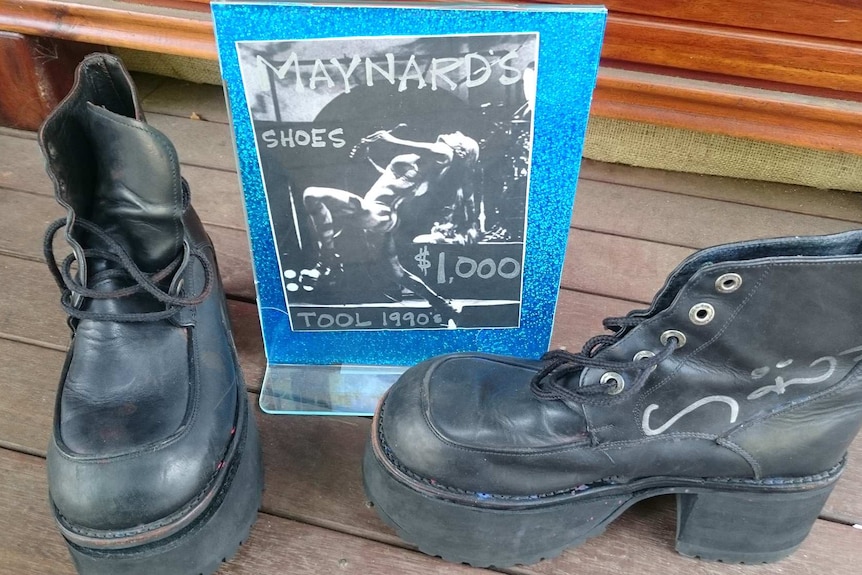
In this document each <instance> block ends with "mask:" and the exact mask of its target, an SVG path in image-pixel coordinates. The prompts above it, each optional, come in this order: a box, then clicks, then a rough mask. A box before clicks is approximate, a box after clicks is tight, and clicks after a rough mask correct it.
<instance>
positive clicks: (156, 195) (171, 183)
mask: <svg viewBox="0 0 862 575" xmlns="http://www.w3.org/2000/svg"><path fill="white" fill-rule="evenodd" d="M86 116H87V132H88V135H89V139H90V145H91V146H92V153H93V160H94V162H95V166H94V168H95V170H96V178H95V182H94V183H95V189H94V190H93V195H92V197H91V201H90V205H89V209H88V210H87V211H88V213H86V214H80V215H82V216H83V217H86V218H87V219H89V220H90V221H92V222H93V223H94V224H96V225H97V226H99V227H101V228H102V229H103V230H104V231H105V232H107V233H108V235H110V236H111V237H112V238H113V239H115V240H116V241H117V242H119V243H120V244H121V245H122V246H123V247H124V248H125V249H126V251H127V252H128V254H129V255H130V256H131V257H132V259H133V260H134V261H135V263H136V264H137V266H138V267H139V268H140V269H141V270H142V271H143V272H146V273H153V272H156V271H158V270H160V269H162V268H164V267H165V266H167V265H168V264H170V262H171V261H172V260H173V259H174V258H176V257H177V255H178V254H179V253H180V251H181V250H182V242H183V231H182V230H183V228H182V213H183V208H184V200H183V190H182V180H181V178H180V171H179V162H178V161H177V154H176V151H175V149H174V147H173V145H172V144H171V143H170V141H168V139H167V138H166V137H165V136H164V135H163V134H162V133H161V132H159V131H157V130H155V129H153V128H151V127H150V126H148V125H147V124H145V123H144V122H140V121H138V120H136V119H134V118H128V117H126V116H122V115H120V114H116V113H114V112H111V111H109V110H107V109H105V108H100V107H98V106H95V105H93V104H91V103H88V104H87V107H86Z"/></svg>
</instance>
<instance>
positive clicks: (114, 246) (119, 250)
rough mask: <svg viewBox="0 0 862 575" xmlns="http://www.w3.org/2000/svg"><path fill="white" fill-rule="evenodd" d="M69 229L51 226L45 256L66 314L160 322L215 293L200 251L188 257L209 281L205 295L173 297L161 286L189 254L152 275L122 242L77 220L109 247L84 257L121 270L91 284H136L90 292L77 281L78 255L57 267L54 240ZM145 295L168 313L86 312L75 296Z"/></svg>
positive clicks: (210, 270) (101, 275) (110, 270)
mask: <svg viewBox="0 0 862 575" xmlns="http://www.w3.org/2000/svg"><path fill="white" fill-rule="evenodd" d="M65 225H66V218H60V219H58V220H56V221H54V222H52V223H51V225H49V226H48V230H47V231H46V232H45V241H44V244H43V246H42V248H43V252H44V254H45V261H46V262H47V264H48V269H49V270H50V271H51V275H52V276H54V281H55V282H56V283H57V286H58V287H59V288H60V291H61V293H62V295H61V297H60V305H61V306H62V307H63V309H64V310H65V311H66V313H67V314H68V315H69V316H71V317H73V318H76V319H90V320H96V321H116V322H146V321H158V320H162V319H166V318H169V317H171V316H173V315H175V314H177V313H178V312H179V311H180V310H181V309H182V308H183V307H187V306H192V305H197V304H199V303H201V302H203V301H204V300H205V299H206V298H207V297H208V296H209V294H210V291H212V284H213V279H214V276H215V273H214V271H213V268H212V266H211V265H210V263H209V261H208V260H207V258H206V257H204V255H203V254H201V253H200V252H198V251H197V250H194V249H189V248H187V251H188V255H189V256H191V257H195V258H197V259H198V260H199V261H200V262H201V264H202V265H203V269H204V276H205V279H204V287H203V289H202V290H201V293H200V294H198V295H196V296H192V297H187V298H186V297H179V296H176V295H171V294H170V293H168V292H167V291H165V290H164V289H162V288H161V287H159V283H161V282H163V281H164V280H165V279H167V278H169V277H170V276H171V275H172V274H173V273H175V272H176V271H177V270H179V269H180V267H181V266H182V265H183V262H184V260H185V255H186V254H185V253H181V254H179V255H178V256H177V257H176V258H174V259H173V261H171V262H170V263H169V264H168V265H167V266H166V267H165V268H163V269H161V270H159V271H158V272H156V273H154V274H151V275H148V274H146V273H144V272H142V271H141V269H140V268H139V267H138V266H137V264H135V262H134V260H132V258H131V256H129V254H128V253H127V252H126V250H125V249H123V246H121V245H120V244H119V242H117V241H116V240H114V239H113V238H112V237H111V236H109V235H108V234H107V233H105V232H104V231H103V230H102V229H101V228H100V227H98V226H97V225H95V224H93V223H92V222H89V221H87V220H85V219H81V218H76V219H75V226H79V227H80V228H82V229H83V230H86V231H87V232H89V233H90V234H93V235H94V236H96V237H97V238H99V240H101V242H102V245H104V246H105V247H104V249H86V250H84V253H83V255H84V257H85V258H99V259H102V260H106V261H110V262H113V263H114V264H116V266H117V267H112V268H108V269H106V270H103V271H100V272H97V273H96V274H94V275H93V277H92V278H91V283H98V282H100V281H102V280H105V279H109V278H120V277H131V278H132V279H133V280H134V282H135V283H134V284H133V285H131V286H128V287H125V288H121V289H116V290H108V291H98V290H93V289H90V288H88V287H87V286H85V285H84V284H83V283H82V282H81V280H79V279H78V277H76V276H77V275H78V274H76V273H74V272H73V271H72V266H73V265H74V263H75V260H76V258H75V255H74V254H69V255H68V256H66V258H65V259H64V260H63V261H62V263H60V264H58V263H57V260H56V258H55V257H54V236H55V235H56V234H57V231H58V230H60V228H62V227H64V226H65ZM88 283H90V282H88ZM141 291H144V292H146V293H148V294H150V295H151V296H152V297H154V298H155V299H156V300H158V301H160V302H162V303H163V304H165V306H166V307H165V309H164V310H162V311H152V312H141V313H103V312H93V311H86V310H82V309H79V308H78V307H77V306H76V305H75V296H78V297H84V298H91V299H114V298H122V297H128V296H130V295H133V294H136V293H139V292H141ZM177 291H179V290H177Z"/></svg>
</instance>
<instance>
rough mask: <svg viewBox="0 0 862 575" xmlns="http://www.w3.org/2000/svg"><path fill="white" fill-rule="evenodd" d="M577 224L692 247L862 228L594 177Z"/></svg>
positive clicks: (858, 211) (578, 207)
mask: <svg viewBox="0 0 862 575" xmlns="http://www.w3.org/2000/svg"><path fill="white" fill-rule="evenodd" d="M847 194H848V195H853V196H854V197H855V198H856V199H857V200H858V202H857V203H856V206H855V208H854V209H852V210H851V209H848V210H847V214H848V215H849V216H851V217H855V218H857V219H862V194H853V193H852V192H847ZM572 225H573V226H574V227H576V228H578V229H585V230H590V231H594V232H606V233H609V234H615V235H623V236H626V237H631V238H639V239H645V240H650V241H653V242H660V243H667V244H673V245H677V246H686V247H690V248H705V247H708V246H714V245H718V244H723V243H727V242H736V241H742V240H747V239H755V238H768V237H778V236H793V235H809V234H828V233H834V232H843V231H846V230H852V229H855V228H858V227H860V226H859V224H857V223H855V222H847V221H841V220H834V219H828V218H822V217H817V216H809V215H804V214H794V213H792V212H785V211H779V210H774V209H769V208H760V207H754V206H746V205H740V204H736V203H732V202H725V201H718V200H713V199H707V198H698V197H692V196H683V195H679V194H672V193H667V192H660V191H656V190H646V189H643V188H633V187H630V186H622V185H619V184H608V183H603V182H602V183H600V182H593V181H589V180H583V181H581V182H580V184H579V187H578V194H577V198H576V200H575V210H574V215H573V218H572Z"/></svg>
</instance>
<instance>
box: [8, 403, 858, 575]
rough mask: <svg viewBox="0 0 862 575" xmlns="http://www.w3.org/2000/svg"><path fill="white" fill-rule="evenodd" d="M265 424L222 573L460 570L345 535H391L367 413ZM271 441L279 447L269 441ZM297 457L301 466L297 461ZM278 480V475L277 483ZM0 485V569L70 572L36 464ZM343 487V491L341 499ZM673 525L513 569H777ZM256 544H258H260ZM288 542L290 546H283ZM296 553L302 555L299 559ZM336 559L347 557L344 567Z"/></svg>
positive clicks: (833, 564) (815, 540)
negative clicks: (363, 466)
mask: <svg viewBox="0 0 862 575" xmlns="http://www.w3.org/2000/svg"><path fill="white" fill-rule="evenodd" d="M267 420H268V421H275V422H277V423H279V424H281V428H280V429H279V430H278V431H279V432H278V433H267V428H266V427H265V428H264V438H265V439H264V446H265V457H266V459H267V460H269V461H272V459H273V458H272V457H271V456H270V455H271V454H272V452H273V451H275V452H276V453H277V455H278V457H277V460H278V462H279V463H280V466H279V467H277V468H273V467H272V466H271V465H270V466H268V468H267V491H266V492H265V502H264V505H263V511H264V514H262V515H261V518H260V521H259V522H258V524H257V525H256V526H255V528H254V529H253V531H252V537H251V539H250V542H249V544H248V546H247V547H244V548H243V550H241V551H240V554H239V555H238V556H237V558H236V559H235V560H234V561H232V562H231V564H230V565H229V566H227V567H226V568H224V569H223V570H222V571H220V573H258V574H260V575H265V574H269V573H273V574H274V573H278V572H283V571H278V569H281V570H283V569H284V566H285V564H286V562H289V564H290V566H291V568H290V570H291V572H292V573H332V572H334V569H332V567H333V566H334V565H339V566H340V567H342V568H345V567H348V566H351V564H352V566H353V567H356V562H357V561H358V560H359V558H360V557H364V558H365V561H367V562H369V563H364V562H360V564H359V567H361V568H364V569H373V571H372V572H374V573H392V574H393V575H394V574H395V573H413V572H417V573H420V572H422V571H412V570H410V569H411V568H412V567H415V568H417V569H418V568H424V569H433V570H434V571H433V572H436V573H461V572H467V571H466V570H465V569H466V568H462V567H460V566H455V565H450V564H445V563H442V562H439V561H436V560H433V559H430V558H426V557H423V556H421V555H418V554H414V553H409V552H405V551H403V550H400V549H398V547H394V546H388V545H381V544H380V543H375V542H372V541H371V540H369V539H367V538H366V537H355V536H354V537H351V536H349V534H363V535H366V536H367V537H370V538H371V539H378V540H382V541H388V540H393V541H396V540H395V538H394V535H393V534H392V533H391V531H390V530H389V529H388V528H386V527H384V526H382V524H380V522H379V520H378V519H377V517H376V515H375V514H374V513H373V512H372V510H370V509H368V508H367V507H366V506H365V505H364V498H363V496H362V492H361V485H360V483H359V466H358V459H359V457H360V454H361V448H362V445H361V444H360V443H358V442H357V441H356V439H357V437H358V436H360V435H362V433H357V428H360V430H361V431H362V432H367V430H368V423H369V422H368V420H367V419H363V418H323V417H293V418H288V417H278V418H273V417H269V418H267ZM309 423H316V424H319V425H309ZM333 426H335V427H336V428H337V427H338V426H344V427H343V432H341V433H333V430H332V427H333ZM297 432H298V433H297ZM303 432H306V433H303ZM273 438H275V439H276V440H278V441H277V443H276V442H272V441H271V439H273ZM335 439H345V440H346V444H345V445H343V446H341V447H338V444H337V442H336V441H334V440H335ZM284 449H286V450H287V451H283V450H284ZM345 456H346V458H345ZM345 459H346V461H345ZM341 461H345V464H349V468H348V471H349V473H347V474H335V473H332V471H334V470H333V469H332V465H333V463H340V462H341ZM298 462H302V465H297V463H298ZM274 474H275V479H274ZM279 478H280V479H283V481H278V479H279ZM0 488H2V489H3V491H4V493H7V495H9V496H10V497H8V500H9V501H10V502H11V505H12V506H13V509H11V510H12V511H13V513H12V514H11V515H9V517H19V516H26V517H28V521H26V522H20V521H13V522H12V523H13V525H12V527H11V529H10V528H9V527H7V526H5V525H4V526H3V527H5V528H4V529H0V555H2V556H4V558H5V557H6V556H7V555H8V560H4V563H3V566H6V565H9V564H10V563H12V565H14V567H15V570H13V571H10V573H16V574H18V573H43V572H45V571H44V567H45V565H46V564H47V565H49V566H50V567H51V569H50V571H48V572H51V573H66V572H70V573H71V571H68V567H65V566H64V565H63V563H62V558H63V553H64V549H63V544H62V542H61V540H60V538H59V536H58V535H57V534H56V530H55V529H54V528H53V525H52V524H51V520H50V518H49V516H48V505H47V501H46V495H45V493H46V491H47V489H46V485H45V472H44V461H42V460H41V459H39V458H37V457H33V456H29V455H24V454H20V453H15V452H12V451H8V450H0ZM273 492H276V494H277V495H278V496H279V497H280V498H283V499H284V501H283V502H282V501H279V502H278V503H279V505H280V507H279V511H284V512H286V513H287V514H288V516H289V517H298V518H300V519H303V520H305V519H307V517H306V516H305V511H304V510H305V509H306V508H308V507H311V508H312V509H313V510H314V516H313V517H312V520H316V521H317V523H315V525H317V526H318V527H312V526H310V525H308V524H307V523H303V522H295V521H288V520H286V519H281V518H279V517H275V516H273V515H272V514H271V513H270V512H271V510H272V508H271V505H272V495H271V494H272V493H273ZM345 492H346V493H347V495H348V496H347V497H344V496H343V493H345ZM333 495H335V497H333ZM324 512H331V514H330V513H324ZM21 514H23V515H21ZM346 514H348V515H352V517H351V521H350V522H349V523H347V525H346V526H347V527H348V528H350V531H348V533H347V534H344V533H336V532H335V531H332V530H326V529H320V528H319V526H321V525H322V526H324V527H327V526H333V527H345V525H344V524H338V523H337V522H336V521H337V520H338V519H341V518H342V517H344V516H345V515H346ZM333 518H334V519H335V520H336V521H333ZM365 519H367V521H364V520H365ZM0 522H2V520H0ZM365 523H367V527H368V528H369V530H368V531H367V532H365V531H364V529H363V527H365V525H364V524H365ZM674 525H675V517H674V513H673V500H672V499H670V498H660V499H659V500H656V501H651V502H647V503H645V504H641V505H638V506H636V507H635V508H634V509H632V510H630V511H629V512H627V513H626V514H625V515H623V517H622V518H620V519H619V520H617V521H616V522H614V524H612V525H611V526H610V528H609V529H608V532H607V533H606V534H604V535H602V536H600V537H598V538H596V539H593V540H591V541H589V542H588V543H587V544H585V545H583V546H582V547H579V548H577V549H572V550H569V551H566V552H565V553H564V554H563V555H562V556H560V557H559V558H557V559H553V560H550V561H545V562H542V563H540V564H538V565H535V566H530V567H519V568H514V569H511V571H513V572H515V573H523V574H535V575H539V574H542V575H545V574H547V575H557V574H560V575H562V574H568V573H573V572H583V573H597V574H602V573H607V574H615V575H619V574H621V573H643V574H644V575H648V574H656V575H657V574H659V573H689V574H693V575H699V574H700V575H731V574H735V575H742V574H755V575H758V574H760V573H775V572H776V571H775V568H776V567H773V566H762V567H755V566H733V565H721V564H716V563H708V562H702V561H693V560H690V559H686V558H684V557H681V556H679V555H677V554H676V553H675V552H674V551H673V537H674ZM858 537H859V534H858V532H857V531H855V530H853V529H852V528H849V527H847V526H844V525H839V524H835V523H830V522H826V521H818V522H817V523H816V524H815V526H814V530H813V532H812V534H811V536H809V538H808V539H807V540H806V541H805V543H804V544H803V546H802V549H800V550H799V551H798V552H797V553H796V554H794V555H793V556H792V557H791V558H789V559H787V560H785V561H783V562H781V563H779V564H778V568H779V569H780V572H781V573H784V574H786V575H796V574H799V575H802V574H806V575H813V574H815V573H816V574H818V575H819V574H820V573H824V572H825V573H845V572H847V573H849V571H848V569H850V566H851V565H854V564H856V563H857V562H858V561H860V560H862V548H860V546H859V545H858ZM255 541H259V542H260V543H259V545H256V544H255ZM287 541H293V544H292V545H286V542H287ZM294 553H297V554H299V555H302V556H303V558H302V559H299V558H298V555H293V554H294ZM311 559H313V560H311ZM342 559H346V563H345V562H343V561H341V560H342ZM40 569H41V570H40ZM397 569H401V570H400V571H399V570H397ZM404 569H407V570H406V571H405V570H404ZM459 569H462V570H464V571H459ZM346 572H350V571H346Z"/></svg>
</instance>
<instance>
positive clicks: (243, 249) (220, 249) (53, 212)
mask: <svg viewBox="0 0 862 575" xmlns="http://www.w3.org/2000/svg"><path fill="white" fill-rule="evenodd" d="M201 203H206V202H201ZM64 215H65V211H64V210H63V209H62V208H60V206H59V205H58V204H57V203H56V202H55V201H54V199H53V198H52V197H50V196H47V195H42V194H31V193H25V192H16V191H13V190H0V228H2V229H6V230H14V233H11V232H10V233H7V234H0V253H2V254H7V255H15V256H19V257H25V258H28V259H33V260H41V259H42V238H43V235H44V233H45V228H46V227H47V226H48V224H49V223H50V222H51V221H53V220H54V219H56V218H58V217H61V216H64ZM207 233H208V234H209V235H210V237H211V238H212V240H213V244H214V245H215V249H216V253H217V254H218V260H219V267H220V269H221V276H222V281H223V282H224V285H225V290H226V291H227V293H228V294H229V295H231V296H235V297H238V298H242V299H246V300H249V301H251V300H253V299H254V297H255V293H254V280H253V275H252V271H251V261H250V257H249V248H248V236H247V234H246V232H245V231H244V230H241V229H234V228H226V227H223V226H219V225H216V224H208V225H207ZM57 236H58V238H62V232H61V233H58V234H57ZM55 249H56V250H57V255H58V257H60V259H62V257H64V256H65V253H67V252H66V251H64V250H65V247H64V246H63V244H62V240H61V239H57V241H56V242H55Z"/></svg>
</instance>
